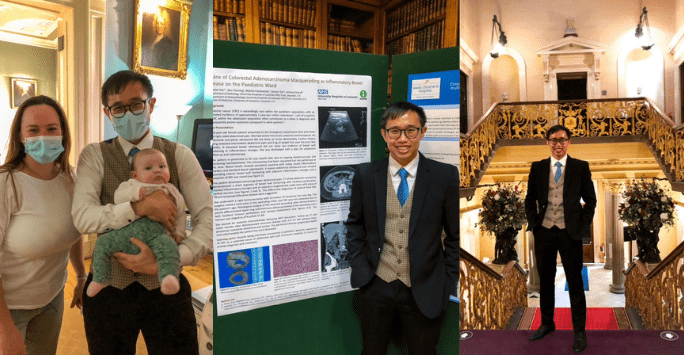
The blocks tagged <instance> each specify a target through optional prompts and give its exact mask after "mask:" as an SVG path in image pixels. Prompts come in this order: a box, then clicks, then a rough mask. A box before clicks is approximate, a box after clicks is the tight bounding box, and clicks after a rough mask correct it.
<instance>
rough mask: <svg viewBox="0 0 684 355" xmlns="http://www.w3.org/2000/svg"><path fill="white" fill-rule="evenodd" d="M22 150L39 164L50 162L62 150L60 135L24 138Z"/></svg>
mask: <svg viewBox="0 0 684 355" xmlns="http://www.w3.org/2000/svg"><path fill="white" fill-rule="evenodd" d="M24 151H25V152H26V154H28V155H30V156H31V158H33V160H35V161H37V162H38V163H40V164H49V163H52V162H53V161H55V159H57V157H59V155H60V154H62V152H63V151H64V147H63V146H62V136H38V137H28V138H26V139H25V140H24Z"/></svg>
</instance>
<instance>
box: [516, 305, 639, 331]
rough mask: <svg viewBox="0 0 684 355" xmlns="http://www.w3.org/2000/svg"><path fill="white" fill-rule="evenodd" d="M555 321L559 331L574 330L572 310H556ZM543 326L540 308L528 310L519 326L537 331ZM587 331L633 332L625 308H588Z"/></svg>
mask: <svg viewBox="0 0 684 355" xmlns="http://www.w3.org/2000/svg"><path fill="white" fill-rule="evenodd" d="M553 320H554V323H556V329H558V330H572V316H571V314H570V308H556V310H555V311H554V313H553ZM540 325H541V311H540V310H539V308H527V309H526V310H525V313H524V314H523V316H522V319H521V320H520V324H519V325H518V329H519V330H536V329H537V328H539V326H540ZM586 329H587V330H632V329H633V328H632V325H631V323H630V321H629V318H628V317H627V312H625V309H624V308H587V325H586Z"/></svg>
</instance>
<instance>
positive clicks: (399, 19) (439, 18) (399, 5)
mask: <svg viewBox="0 0 684 355" xmlns="http://www.w3.org/2000/svg"><path fill="white" fill-rule="evenodd" d="M457 8H458V2H457V1H455V0H409V1H404V2H399V1H392V2H390V3H389V4H388V5H386V7H385V23H386V25H385V35H384V39H385V54H389V55H394V54H404V53H414V52H421V51H426V50H431V49H439V48H445V47H453V46H455V45H456V41H454V40H452V39H451V37H453V36H450V38H449V40H447V34H451V33H450V31H452V30H454V29H455V28H454V27H453V26H447V24H449V22H450V21H457V20H455V18H454V15H451V16H449V11H455V10H457ZM455 15H456V16H458V15H457V13H456V14H455ZM447 27H449V28H447Z"/></svg>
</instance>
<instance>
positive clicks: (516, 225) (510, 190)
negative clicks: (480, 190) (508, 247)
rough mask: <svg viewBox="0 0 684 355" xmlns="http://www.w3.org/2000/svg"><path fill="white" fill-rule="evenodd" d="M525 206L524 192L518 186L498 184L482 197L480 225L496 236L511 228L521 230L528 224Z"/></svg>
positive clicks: (479, 215)
mask: <svg viewBox="0 0 684 355" xmlns="http://www.w3.org/2000/svg"><path fill="white" fill-rule="evenodd" d="M523 205H524V204H523V198H522V190H521V189H519V188H518V185H515V187H513V186H510V185H500V184H497V185H496V186H494V187H492V188H490V189H489V190H487V191H485V193H484V196H483V197H482V210H481V211H480V213H479V214H478V217H479V223H478V224H479V225H480V228H481V229H482V230H484V231H485V232H489V233H491V234H493V235H494V236H497V235H500V234H501V233H503V232H504V231H505V230H507V229H509V228H513V229H515V230H520V229H521V228H522V227H523V225H525V224H526V223H527V220H526V218H525V208H524V206H523Z"/></svg>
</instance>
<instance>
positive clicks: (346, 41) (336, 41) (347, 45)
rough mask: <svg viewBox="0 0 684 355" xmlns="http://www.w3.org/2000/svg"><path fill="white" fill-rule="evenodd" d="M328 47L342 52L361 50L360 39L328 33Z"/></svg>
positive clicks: (359, 51) (360, 51) (358, 51)
mask: <svg viewBox="0 0 684 355" xmlns="http://www.w3.org/2000/svg"><path fill="white" fill-rule="evenodd" d="M328 49H330V50H333V51H343V52H356V53H362V52H363V47H362V46H361V41H359V40H358V39H354V38H351V37H346V36H345V37H343V36H334V35H328Z"/></svg>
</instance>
